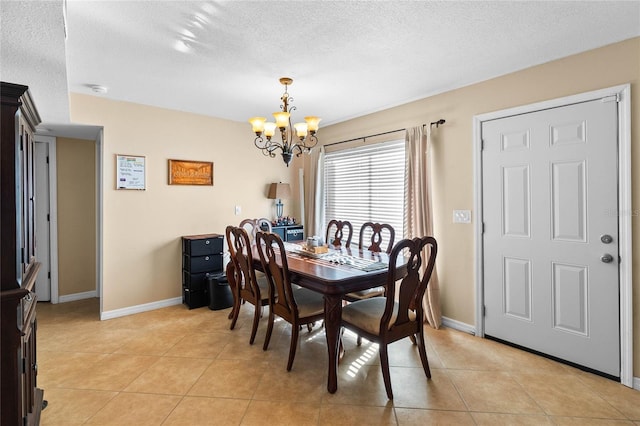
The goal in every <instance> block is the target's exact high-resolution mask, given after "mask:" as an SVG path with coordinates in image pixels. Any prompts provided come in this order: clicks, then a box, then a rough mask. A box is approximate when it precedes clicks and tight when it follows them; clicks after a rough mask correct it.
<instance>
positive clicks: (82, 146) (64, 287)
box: [56, 138, 96, 296]
mask: <svg viewBox="0 0 640 426" xmlns="http://www.w3.org/2000/svg"><path fill="white" fill-rule="evenodd" d="M56 157H57V163H56V170H57V186H58V200H57V203H58V294H59V295H60V296H66V295H71V294H76V293H84V292H89V291H95V290H96V144H95V142H94V141H86V140H79V139H66V138H57V140H56Z"/></svg>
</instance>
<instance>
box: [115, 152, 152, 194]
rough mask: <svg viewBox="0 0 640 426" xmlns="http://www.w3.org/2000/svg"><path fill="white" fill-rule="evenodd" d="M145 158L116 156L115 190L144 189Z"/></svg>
mask: <svg viewBox="0 0 640 426" xmlns="http://www.w3.org/2000/svg"><path fill="white" fill-rule="evenodd" d="M145 173H146V171H145V157H142V156H139V155H120V154H116V189H138V190H144V189H146V180H145Z"/></svg>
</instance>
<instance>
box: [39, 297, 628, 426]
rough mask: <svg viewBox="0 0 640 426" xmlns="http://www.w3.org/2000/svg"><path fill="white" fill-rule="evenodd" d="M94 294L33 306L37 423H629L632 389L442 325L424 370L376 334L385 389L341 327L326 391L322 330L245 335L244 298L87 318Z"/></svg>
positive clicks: (248, 315)
mask: <svg viewBox="0 0 640 426" xmlns="http://www.w3.org/2000/svg"><path fill="white" fill-rule="evenodd" d="M98 306H99V304H98V300H97V299H89V300H82V301H77V302H69V303H64V304H58V305H51V304H49V303H39V304H38V331H37V332H38V335H37V339H38V354H37V356H38V386H39V387H41V388H42V389H44V395H45V399H46V400H47V401H48V403H49V405H48V407H47V408H46V409H45V410H44V411H43V412H42V418H41V424H42V425H45V426H46V425H64V426H69V425H80V424H86V425H118V426H128V425H135V426H141V425H185V426H196V425H296V426H297V425H431V424H451V425H507V424H513V425H553V424H556V425H608V424H616V425H640V392H638V391H635V390H632V389H629V388H626V387H625V386H622V385H620V384H619V383H615V382H612V381H610V380H607V379H604V378H601V377H599V376H595V375H592V374H589V373H585V372H582V371H580V370H577V369H574V368H572V367H568V366H566V365H563V364H559V363H556V362H554V361H550V360H548V359H546V358H542V357H538V356H536V355H532V354H529V353H527V352H523V351H520V350H517V349H514V348H511V347H509V346H505V345H502V344H499V343H496V342H492V341H489V340H485V339H480V338H477V337H474V336H471V335H468V334H466V333H461V332H458V331H455V330H451V329H446V328H443V329H440V330H433V329H430V328H427V336H428V337H427V340H428V341H427V353H428V356H429V363H430V366H431V371H432V379H431V380H427V379H426V378H425V376H424V372H423V370H422V367H421V364H420V357H419V355H418V351H417V348H416V347H415V346H413V345H412V344H411V342H410V341H409V340H408V339H405V340H406V341H401V342H397V343H394V344H392V345H391V346H390V350H389V358H390V364H391V382H392V385H393V391H394V400H393V401H390V400H388V399H387V396H386V393H385V390H384V384H383V381H382V373H381V371H380V365H379V358H378V353H377V350H376V347H375V345H372V344H370V343H368V342H366V341H365V342H363V344H362V346H360V347H358V346H356V344H355V337H354V336H352V335H348V334H347V335H345V339H344V340H345V342H344V345H345V349H346V354H345V356H344V358H343V359H342V361H341V364H340V367H339V378H338V391H337V392H336V393H335V394H329V393H328V392H327V391H326V370H327V352H326V341H325V337H324V331H323V329H322V328H321V327H319V326H317V327H315V328H314V330H313V331H312V332H311V333H308V332H307V331H306V329H305V330H304V331H302V332H301V335H300V342H299V347H298V352H297V354H296V359H295V362H294V365H293V369H292V371H291V372H287V371H286V362H287V354H288V348H289V336H290V328H289V326H288V324H286V323H283V322H279V323H278V324H277V326H276V328H275V329H274V335H273V337H272V340H271V345H270V347H269V350H268V351H266V352H264V351H263V350H262V342H263V339H264V334H265V329H266V315H265V316H264V317H263V319H262V321H261V325H260V328H259V330H258V335H257V337H256V342H255V344H254V345H249V334H250V326H251V319H252V309H253V306H251V305H248V304H247V305H244V306H243V307H242V312H241V316H240V319H239V321H238V324H237V326H236V329H235V330H229V320H228V319H227V315H228V313H229V309H225V310H220V311H212V310H209V309H208V308H207V307H204V308H199V309H193V310H188V309H187V308H186V307H185V306H182V305H180V306H172V307H168V308H163V309H159V310H155V311H152V312H146V313H141V314H136V315H130V316H127V317H122V318H116V319H111V320H107V321H100V320H99V318H98Z"/></svg>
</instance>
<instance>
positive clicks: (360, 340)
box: [356, 334, 362, 346]
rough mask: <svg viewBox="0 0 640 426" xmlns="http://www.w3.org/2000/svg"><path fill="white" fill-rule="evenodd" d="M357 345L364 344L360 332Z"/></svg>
mask: <svg viewBox="0 0 640 426" xmlns="http://www.w3.org/2000/svg"><path fill="white" fill-rule="evenodd" d="M356 345H358V346H360V345H362V336H361V335H359V334H358V338H357V339H356Z"/></svg>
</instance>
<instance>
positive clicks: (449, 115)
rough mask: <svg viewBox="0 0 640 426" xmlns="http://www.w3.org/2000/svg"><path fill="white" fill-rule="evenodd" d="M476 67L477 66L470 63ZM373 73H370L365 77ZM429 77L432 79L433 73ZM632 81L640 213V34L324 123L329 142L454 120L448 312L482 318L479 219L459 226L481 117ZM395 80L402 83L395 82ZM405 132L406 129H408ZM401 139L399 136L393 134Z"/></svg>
mask: <svg viewBox="0 0 640 426" xmlns="http://www.w3.org/2000/svg"><path fill="white" fill-rule="evenodd" d="M469 66H473V64H469ZM363 78H366V75H363ZM425 78H429V77H428V75H425ZM625 83H631V92H632V94H631V99H632V106H631V110H632V118H631V120H632V135H631V136H632V175H633V176H632V180H633V183H634V186H633V211H635V212H638V211H640V184H638V182H640V180H639V179H640V176H639V173H640V149H639V148H638V145H637V143H638V135H639V130H640V124H639V123H640V92H639V91H638V87H639V86H638V84H639V83H640V38H635V39H631V40H627V41H624V42H621V43H617V44H614V45H610V46H606V47H603V48H600V49H596V50H593V51H589V52H586V53H582V54H579V55H575V56H571V57H567V58H564V59H560V60H557V61H554V62H550V63H546V64H543V65H540V66H536V67H533V68H529V69H526V70H523V71H520V72H516V73H513V74H509V75H505V76H502V77H499V78H496V79H493V80H489V81H485V82H482V83H478V84H475V85H472V86H468V87H464V88H461V89H458V90H453V91H450V92H446V93H443V94H439V95H436V96H432V97H429V98H426V99H422V100H419V101H416V102H411V103H408V104H405V105H402V106H398V107H396V108H391V109H388V110H385V111H381V112H378V113H375V114H371V115H367V116H364V117H360V118H357V119H354V120H350V121H347V122H344V123H340V124H337V125H334V126H329V127H325V128H323V129H321V132H319V136H320V138H321V139H322V142H323V143H331V142H335V141H339V140H346V139H351V138H355V137H359V136H365V135H368V134H374V133H378V132H384V131H388V130H393V129H398V128H402V127H409V126H417V125H421V124H423V123H429V122H431V121H436V120H437V119H439V118H444V119H445V120H447V122H446V124H445V125H444V126H442V127H440V128H439V129H437V130H435V127H434V146H433V159H434V169H433V173H432V175H433V178H434V191H435V196H434V202H433V205H434V209H435V212H434V215H435V230H436V231H435V234H436V237H437V239H438V243H439V253H438V262H437V267H438V275H439V278H440V283H441V297H442V311H443V315H445V316H446V317H449V318H451V319H454V320H457V321H461V322H463V323H467V324H471V325H473V324H475V317H474V315H475V288H474V280H475V276H474V233H473V225H471V224H469V225H466V224H453V223H452V212H453V210H454V209H468V210H473V207H474V206H473V190H474V175H473V125H472V122H473V116H474V115H477V114H482V113H486V112H491V111H496V110H501V109H506V108H510V107H515V106H519V105H526V104H530V103H534V102H539V101H544V100H549V99H554V98H559V97H562V96H567V95H573V94H577V93H582V92H587V91H591V90H596V89H601V88H605V87H611V86H615V85H619V84H625ZM394 84H397V83H396V82H394ZM400 136H401V137H402V134H400ZM390 137H398V134H394V135H390ZM472 216H473V215H472ZM632 226H633V246H634V255H633V275H634V276H633V289H634V295H633V298H634V302H633V309H634V321H633V323H634V372H635V374H634V376H635V377H639V376H640V217H638V216H634V218H633V223H632Z"/></svg>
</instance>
